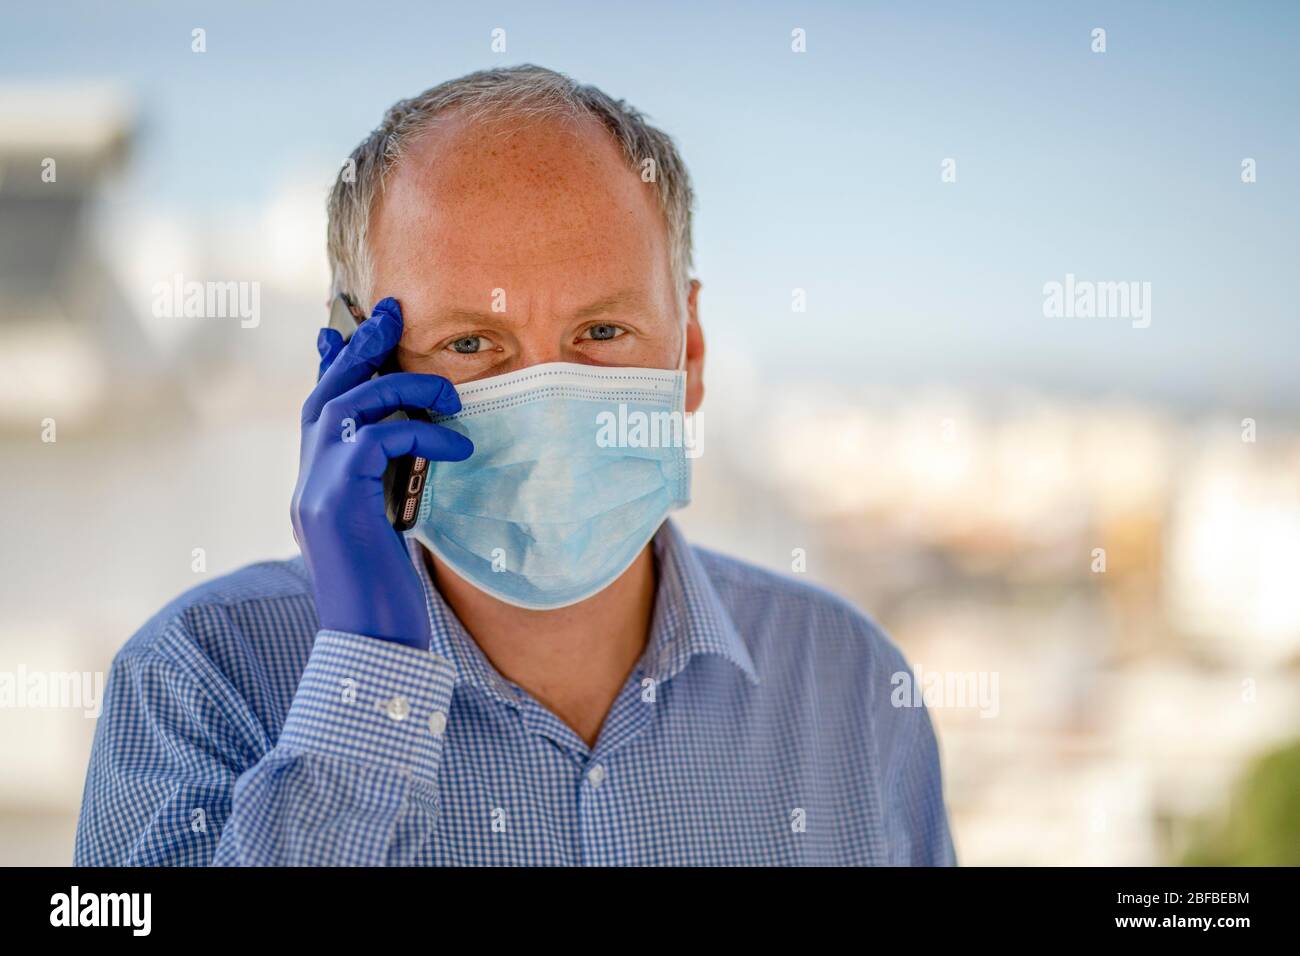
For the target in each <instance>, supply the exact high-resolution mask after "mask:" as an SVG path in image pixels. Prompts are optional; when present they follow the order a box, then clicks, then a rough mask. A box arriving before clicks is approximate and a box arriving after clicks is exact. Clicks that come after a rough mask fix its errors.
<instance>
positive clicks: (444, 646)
mask: <svg viewBox="0 0 1300 956" xmlns="http://www.w3.org/2000/svg"><path fill="white" fill-rule="evenodd" d="M653 543H654V549H655V559H656V563H657V565H658V578H659V580H658V587H657V591H656V594H655V608H654V615H653V617H652V622H651V626H650V640H649V641H648V642H647V645H646V650H645V653H644V655H643V656H642V659H641V666H642V668H643V669H644V671H645V673H646V676H648V677H651V678H653V679H654V680H655V682H656V683H663V682H664V681H667V680H669V679H671V678H672V677H675V676H676V675H677V674H678V673H680V672H681V670H682V669H683V668H684V667H685V666H686V665H687V664H688V663H690V661H691V658H693V657H694V656H695V655H696V654H717V655H718V656H720V657H722V658H724V659H725V660H728V661H730V662H731V663H732V664H734V665H735V666H736V667H737V668H738V669H739V670H740V671H741V672H743V673H744V674H745V676H746V677H748V678H749V680H750V682H751V683H754V684H757V683H758V682H759V680H758V673H757V670H756V669H755V667H754V661H753V658H751V657H750V654H749V649H748V648H747V647H746V646H745V642H744V641H743V640H742V639H741V637H740V634H739V633H738V632H737V631H736V626H735V624H734V622H733V621H732V619H731V615H730V613H728V611H727V609H726V606H725V605H724V604H723V603H722V598H721V597H719V595H718V592H717V590H716V589H715V588H714V587H713V582H712V581H711V580H710V579H709V575H708V572H707V571H706V570H705V569H704V566H703V564H702V563H701V561H700V559H699V556H698V555H697V554H696V553H695V549H694V548H692V547H691V545H690V544H689V543H688V542H687V541H686V539H685V538H683V537H682V534H681V532H680V531H678V530H677V526H676V525H675V524H674V523H673V522H672V521H671V520H665V521H664V523H663V524H662V525H661V526H660V528H659V531H658V532H656V534H655V536H654V541H653ZM406 545H407V550H408V552H409V553H410V555H411V561H412V562H413V563H414V565H415V568H416V572H417V573H418V574H419V576H420V582H421V584H422V585H423V586H424V597H425V603H426V605H427V606H428V609H429V622H430V625H431V631H432V634H433V641H432V644H431V645H430V648H429V649H430V651H432V652H433V653H434V654H437V655H439V656H441V657H443V658H446V659H447V660H449V661H450V662H451V663H452V665H453V667H454V668H455V670H456V680H457V681H465V682H466V683H469V684H473V685H475V686H477V687H479V688H481V689H482V690H484V691H485V692H486V693H488V694H490V695H491V696H493V697H496V698H498V699H500V700H502V701H504V702H505V703H508V704H511V705H513V706H516V707H517V706H519V705H520V703H521V701H522V699H523V696H524V694H523V691H522V690H521V689H520V688H519V687H518V686H516V685H514V684H512V683H511V682H510V681H508V680H506V679H505V678H504V677H502V676H501V674H500V673H498V672H497V669H496V668H495V667H493V666H492V662H491V661H489V660H488V659H487V655H485V654H484V653H483V651H482V649H480V648H479V646H478V644H477V643H476V642H475V641H474V639H473V638H472V637H471V636H470V635H469V633H468V632H467V631H466V630H465V628H464V626H463V625H462V624H461V623H460V619H459V618H457V617H456V613H455V612H454V611H453V610H452V609H451V607H450V606H448V604H447V602H446V601H445V600H444V599H443V596H442V594H441V593H439V591H438V589H437V588H436V587H435V586H434V584H433V580H432V578H431V577H430V575H429V568H428V565H427V564H426V563H425V557H424V548H423V547H422V546H421V545H420V543H419V542H418V541H416V540H415V539H414V538H408V539H407V542H406Z"/></svg>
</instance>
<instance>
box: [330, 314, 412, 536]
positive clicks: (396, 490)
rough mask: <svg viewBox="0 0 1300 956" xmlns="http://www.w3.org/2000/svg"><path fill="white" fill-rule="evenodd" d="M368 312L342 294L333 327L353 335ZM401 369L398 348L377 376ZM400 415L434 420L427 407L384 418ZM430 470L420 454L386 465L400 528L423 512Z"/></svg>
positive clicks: (389, 503)
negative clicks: (421, 500) (364, 312)
mask: <svg viewBox="0 0 1300 956" xmlns="http://www.w3.org/2000/svg"><path fill="white" fill-rule="evenodd" d="M365 320H366V317H365V315H364V314H363V313H362V312H361V311H360V310H359V309H358V308H357V307H356V306H355V305H354V304H353V303H352V301H351V299H349V298H348V297H347V296H346V295H343V294H341V293H340V294H339V295H338V296H336V297H335V299H334V302H333V303H332V304H331V305H330V328H331V329H333V330H334V331H336V332H338V333H339V335H341V336H343V341H345V342H346V341H347V340H348V339H350V338H352V333H353V332H355V331H356V330H357V326H359V325H360V324H361V323H362V322H364V321H365ZM398 371H401V367H400V366H399V365H398V364H397V354H396V351H394V352H392V353H390V354H389V356H388V358H387V359H385V360H384V364H383V365H382V366H380V368H379V371H378V372H377V373H375V374H376V376H379V375H387V374H389V373H390V372H398ZM397 418H413V419H417V420H419V421H424V422H431V421H433V418H432V416H430V414H429V413H428V412H427V411H425V410H424V409H418V408H417V409H410V410H409V411H402V412H394V413H393V414H392V415H389V416H388V418H386V419H385V421H392V420H393V419H397ZM428 474H429V461H428V459H427V458H421V457H420V456H419V455H404V456H403V457H401V458H394V459H393V460H392V461H390V462H389V463H388V467H387V468H385V469H384V503H385V506H386V508H387V511H388V520H389V521H390V522H392V525H393V527H394V528H395V529H396V530H398V531H409V530H410V528H411V527H412V525H414V524H415V519H416V516H417V515H418V514H419V512H420V496H421V495H423V493H424V480H425V478H426V477H428Z"/></svg>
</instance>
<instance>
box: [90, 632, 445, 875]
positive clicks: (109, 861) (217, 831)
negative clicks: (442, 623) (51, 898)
mask: <svg viewBox="0 0 1300 956" xmlns="http://www.w3.org/2000/svg"><path fill="white" fill-rule="evenodd" d="M173 636H174V635H173ZM158 644H159V645H160V646H157V647H152V648H150V649H148V650H144V651H134V652H132V653H126V652H124V653H123V654H121V655H119V656H118V658H117V659H116V660H115V661H114V663H113V667H112V669H111V671H110V673H109V678H108V684H107V687H106V699H105V706H104V710H103V713H102V716H101V717H100V721H99V725H98V727H97V728H96V732H95V742H94V746H93V748H92V751H91V759H90V767H89V771H88V773H87V777H86V789H85V795H84V798H83V801H82V808H81V818H80V821H79V824H78V827H77V838H76V849H75V854H74V858H75V862H76V863H77V864H78V865H115V866H123V865H143V866H182V865H220V866H308V865H327V866H348V865H358V866H365V865H382V864H388V865H396V864H404V863H409V862H411V860H412V859H413V857H414V855H415V853H416V852H417V851H418V850H419V848H420V847H422V846H424V845H426V844H427V840H428V837H429V835H430V833H431V831H432V828H433V826H434V823H435V821H436V818H437V787H436V783H437V773H438V767H439V764H440V761H441V756H442V747H443V730H444V728H445V726H446V712H447V708H448V706H449V705H450V700H451V692H452V687H453V683H454V681H453V671H452V668H451V665H450V663H449V662H448V661H446V660H445V659H443V658H440V657H438V656H437V655H434V654H431V653H430V652H428V651H421V650H417V649H415V648H410V647H406V646H404V645H398V644H394V643H391V642H387V641H382V640H378V639H375V638H370V637H366V636H363V635H358V634H345V633H341V632H337V631H328V630H323V631H321V632H319V633H318V634H317V637H316V641H315V645H314V647H313V649H312V652H311V655H310V657H309V658H308V662H307V666H306V668H305V669H304V671H303V674H302V678H301V680H300V682H299V685H298V689H297V692H296V694H295V696H294V698H293V702H292V703H291V705H290V708H289V712H288V715H287V717H286V718H285V723H284V726H283V728H282V729H281V731H280V734H279V737H278V739H276V740H274V741H272V740H271V739H270V738H269V736H268V734H267V732H266V731H265V730H264V729H263V728H262V726H261V725H260V724H259V722H258V721H257V720H256V719H255V718H254V716H253V714H252V713H251V711H250V709H249V707H248V706H247V704H246V703H245V702H244V701H243V699H242V698H241V697H240V696H239V695H238V694H236V693H235V692H234V690H233V689H232V688H231V687H230V686H229V685H228V684H227V683H225V682H224V681H223V680H222V679H221V678H220V676H219V675H218V674H217V673H216V671H215V669H214V668H212V667H211V666H210V665H209V666H208V667H206V668H204V667H202V666H201V665H200V664H199V663H198V661H200V660H202V658H201V655H199V654H198V652H197V651H195V650H194V649H193V648H192V646H191V645H189V644H188V642H184V641H180V640H174V641H171V642H168V641H166V640H163V641H160V642H158ZM186 648H188V653H186V652H185V649H186Z"/></svg>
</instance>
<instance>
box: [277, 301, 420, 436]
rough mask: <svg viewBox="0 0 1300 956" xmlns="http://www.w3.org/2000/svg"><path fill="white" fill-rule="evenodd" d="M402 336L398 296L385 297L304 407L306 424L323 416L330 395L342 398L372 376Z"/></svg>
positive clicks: (334, 362) (355, 334) (336, 360)
mask: <svg viewBox="0 0 1300 956" xmlns="http://www.w3.org/2000/svg"><path fill="white" fill-rule="evenodd" d="M401 338H402V309H401V306H399V305H398V304H397V300H396V299H391V298H390V299H381V300H380V302H379V304H378V305H376V306H375V311H374V313H373V314H371V316H370V318H368V319H366V321H364V322H362V323H361V325H360V326H359V327H358V328H357V331H356V332H355V333H354V334H353V336H352V338H351V339H349V340H348V343H347V344H346V345H345V346H343V349H342V350H341V351H340V352H339V354H338V356H337V357H336V358H335V359H334V361H333V362H331V363H330V367H329V368H328V369H326V370H325V373H324V374H323V375H321V378H320V381H319V382H317V383H316V387H315V388H314V389H313V390H312V393H311V394H310V395H309V396H307V401H306V402H305V403H304V404H303V407H302V421H303V424H307V423H309V422H314V421H316V419H318V418H319V417H320V413H321V409H323V408H324V407H325V404H326V403H327V402H328V401H330V399H333V398H338V396H340V395H342V394H343V393H344V392H346V391H347V390H348V389H350V388H355V387H356V386H358V385H360V384H361V383H362V382H364V381H365V380H366V379H368V378H370V377H371V376H372V375H374V374H375V372H377V371H379V367H380V366H381V365H383V364H384V360H385V359H387V358H388V354H389V353H390V352H392V350H393V349H394V348H396V347H397V343H398V341H399V340H400V339H401Z"/></svg>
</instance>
